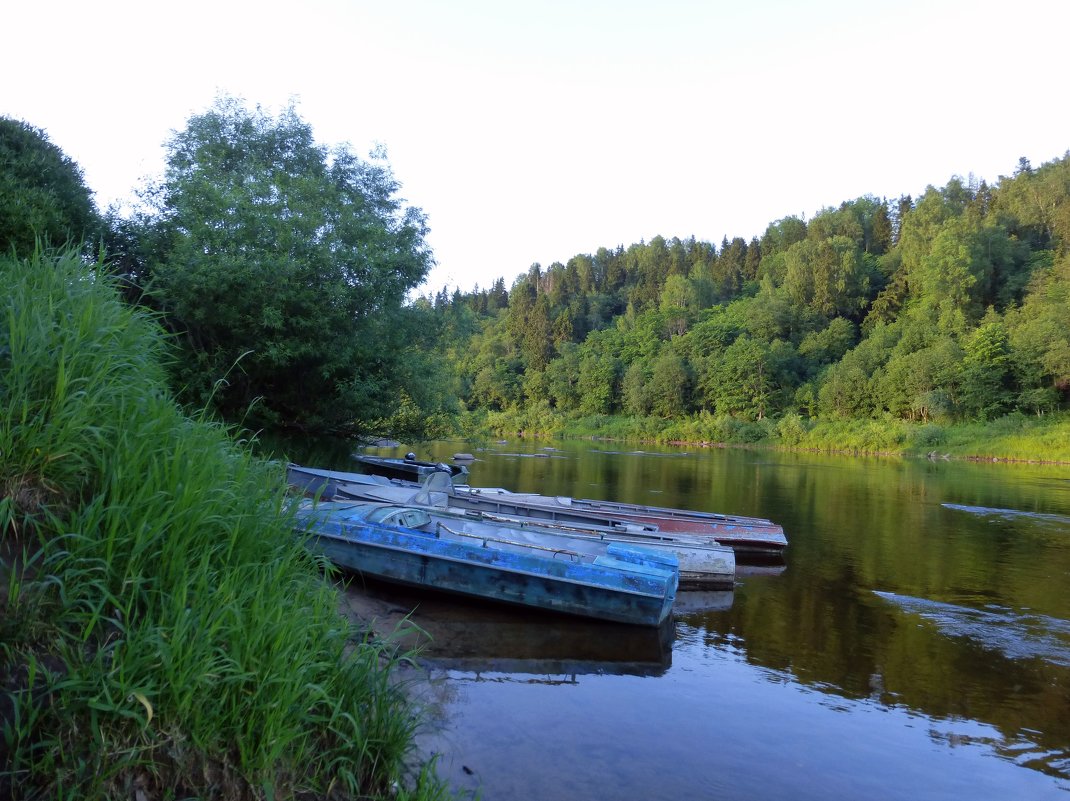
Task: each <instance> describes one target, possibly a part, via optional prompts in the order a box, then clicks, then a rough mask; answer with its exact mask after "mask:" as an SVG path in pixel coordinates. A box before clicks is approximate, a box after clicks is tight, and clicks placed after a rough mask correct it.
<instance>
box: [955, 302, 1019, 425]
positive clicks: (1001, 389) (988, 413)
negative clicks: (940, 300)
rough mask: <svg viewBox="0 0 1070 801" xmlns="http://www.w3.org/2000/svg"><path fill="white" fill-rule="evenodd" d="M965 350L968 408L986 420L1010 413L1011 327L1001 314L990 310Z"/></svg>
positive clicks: (964, 399) (964, 381)
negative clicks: (1009, 339) (1001, 317)
mask: <svg viewBox="0 0 1070 801" xmlns="http://www.w3.org/2000/svg"><path fill="white" fill-rule="evenodd" d="M963 350H964V352H965V355H964V357H963V359H962V374H961V377H960V382H961V404H962V407H963V409H964V411H965V412H966V413H967V414H968V415H971V416H973V417H978V418H980V419H982V420H987V419H989V418H992V417H996V416H998V415H1000V414H1002V413H1004V412H1006V411H1007V409H1008V408H1009V406H1010V401H1011V398H1012V371H1011V359H1010V346H1009V344H1008V341H1007V329H1006V327H1005V326H1004V325H1003V320H1002V319H1000V317H999V315H997V314H996V313H995V312H994V311H993V310H991V309H989V311H988V314H986V315H985V318H984V320H982V322H981V325H979V326H978V327H977V328H976V329H975V330H974V331H973V332H972V333H971V334H970V336H969V337H968V338H967V339H966V342H965V344H964V346H963Z"/></svg>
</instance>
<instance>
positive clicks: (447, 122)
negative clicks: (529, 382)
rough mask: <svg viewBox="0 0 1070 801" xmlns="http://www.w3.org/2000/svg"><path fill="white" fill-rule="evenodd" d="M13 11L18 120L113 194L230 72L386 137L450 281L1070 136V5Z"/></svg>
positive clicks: (914, 176)
mask: <svg viewBox="0 0 1070 801" xmlns="http://www.w3.org/2000/svg"><path fill="white" fill-rule="evenodd" d="M0 28H2V30H3V34H4V36H3V40H4V44H3V46H2V47H0V115H3V116H9V117H15V118H18V119H23V120H26V121H27V122H29V123H30V124H32V125H34V126H36V127H38V128H43V129H44V130H46V131H47V132H48V135H49V138H50V139H51V141H52V142H53V143H54V144H56V145H57V146H58V147H60V148H61V149H63V151H64V152H65V153H67V155H69V156H70V157H71V158H73V159H74V160H75V161H76V162H78V164H79V165H80V166H81V167H82V169H83V171H84V173H85V177H86V181H87V183H88V184H89V187H90V188H91V189H92V190H94V192H95V193H96V200H97V204H98V206H100V207H101V208H102V209H104V208H106V207H107V206H108V205H109V204H110V203H112V202H114V201H122V200H124V199H128V198H130V197H131V196H132V194H133V192H134V190H135V189H136V188H137V187H138V186H139V185H140V184H141V182H142V180H143V178H144V177H146V176H156V175H159V174H160V173H161V172H162V169H163V150H162V145H163V143H164V142H165V140H166V139H167V138H168V136H169V135H170V133H171V131H173V130H176V129H182V128H184V127H185V123H186V121H187V120H188V119H189V117H190V116H191V115H192V114H195V113H199V112H202V111H204V110H205V109H207V108H208V107H209V106H211V105H212V103H213V101H214V99H215V97H216V96H217V95H218V94H220V93H224V94H229V95H234V96H237V97H241V98H244V99H245V100H246V101H247V102H248V103H249V105H250V106H253V105H256V104H260V105H263V106H265V107H268V108H270V109H272V110H278V109H279V108H281V107H282V106H284V105H285V104H286V102H287V101H288V100H289V99H291V98H293V99H295V100H296V101H297V110H298V112H299V113H300V115H301V116H302V118H303V119H304V120H305V121H306V122H308V123H309V124H310V125H311V126H312V128H313V131H314V132H315V135H316V137H317V139H318V140H319V141H320V142H321V143H322V144H327V145H331V144H336V143H339V142H348V143H350V144H351V145H352V147H353V150H354V151H355V152H356V153H357V154H358V155H362V156H363V155H366V154H367V152H368V151H369V150H370V149H371V148H372V147H373V146H374V145H375V144H376V143H381V144H383V145H385V146H386V148H387V152H388V155H389V161H390V164H391V166H392V167H393V170H394V173H395V176H396V177H397V179H398V180H399V181H400V182H401V183H402V191H401V193H400V196H401V197H403V198H405V199H406V201H407V202H408V203H409V204H411V205H415V206H418V207H420V208H421V209H423V211H424V212H425V213H426V214H427V216H428V218H429V223H430V226H431V233H430V235H429V236H428V242H429V244H430V245H431V247H432V249H433V250H434V252H435V257H436V261H437V265H436V266H435V267H434V269H433V270H432V272H431V275H430V277H429V279H428V281H427V283H426V285H425V286H424V288H423V292H425V293H426V292H433V291H437V290H438V289H440V288H441V287H442V286H443V285H448V286H450V287H451V288H452V287H459V288H461V289H462V290H469V289H471V288H472V287H473V286H474V285H476V284H478V285H479V286H481V287H484V288H486V287H488V286H490V284H491V283H492V282H493V281H494V279H495V278H497V277H499V276H500V277H503V278H505V283H506V286H507V287H509V286H511V285H512V283H513V280H514V279H515V278H516V277H517V276H518V275H519V274H521V273H523V272H525V271H526V270H527V269H528V267H530V265H531V264H532V263H534V262H539V263H541V264H542V265H543V266H544V267H546V266H548V265H550V264H551V263H553V262H554V261H561V262H565V261H567V260H568V259H569V258H571V257H572V256H574V255H576V254H577V253H593V252H594V251H595V250H597V249H598V248H599V247H602V246H605V247H609V248H613V247H616V246H617V245H624V246H628V245H630V244H632V243H635V242H639V241H641V240H645V241H649V240H650V239H651V238H653V237H654V236H656V235H659V234H660V235H661V236H664V237H666V238H669V237H672V236H679V237H681V238H683V237H688V236H692V235H693V236H695V237H697V238H699V239H702V240H707V241H712V242H714V243H716V244H719V243H720V242H721V239H722V237H724V236H728V237H729V238H730V239H731V238H732V237H734V236H742V237H744V238H745V239H747V240H749V239H750V238H751V237H752V236H755V235H758V236H760V235H761V234H762V232H763V231H764V230H765V227H766V225H768V224H769V223H770V222H773V221H775V220H778V219H780V218H782V217H785V216H788V215H792V214H795V215H805V216H806V217H807V218H809V217H811V216H813V214H814V213H815V212H817V211H819V210H820V209H822V208H824V207H828V206H838V205H839V204H840V203H841V202H842V201H844V200H852V199H854V198H856V197H859V196H861V195H865V194H873V195H876V196H886V197H898V196H899V195H901V194H911V195H913V196H914V197H917V196H918V195H919V194H920V193H921V192H923V191H924V189H925V187H926V186H927V185H929V184H933V185H936V186H943V185H944V184H945V183H946V182H947V181H948V179H950V178H951V177H952V176H955V175H958V176H961V177H963V178H968V177H969V176H970V175H971V174H972V175H974V176H975V177H977V178H978V179H980V178H984V179H986V180H988V181H989V182H995V181H997V180H998V179H999V176H1001V175H1010V174H1012V173H1013V171H1014V169H1015V167H1016V166H1017V163H1018V158H1019V157H1020V156H1025V157H1027V158H1029V159H1030V160H1031V161H1032V162H1033V164H1034V165H1039V164H1041V163H1043V162H1045V161H1050V160H1052V159H1055V158H1059V157H1061V156H1062V155H1063V154H1064V153H1065V152H1066V151H1067V150H1068V149H1070V102H1068V99H1067V83H1068V81H1067V78H1068V76H1070V67H1068V66H1067V61H1066V53H1067V44H1066V41H1067V32H1068V31H1070V2H1067V1H1066V0H1016V2H1006V0H1003V1H1002V2H989V1H988V0H980V1H978V0H896V2H885V3H879V4H878V3H873V2H866V0H813V2H803V1H802V0H793V1H791V2H789V1H788V0H752V1H751V2H747V1H746V0H733V1H732V2H723V1H722V0H710V1H709V2H698V1H697V0H691V1H688V0H659V1H658V2H654V1H653V0H648V1H647V2H632V1H631V0H626V1H624V0H622V1H620V2H608V1H601V0H600V1H599V2H583V0H572V2H560V1H559V0H549V1H546V0H543V1H542V2H531V3H528V4H519V3H511V2H508V1H507V0H498V1H497V2H480V1H479V0H440V1H439V2H434V0H396V1H395V2H390V0H379V2H375V3H372V2H364V0H305V2H292V0H291V2H287V3H280V2H274V0H271V1H269V2H255V3H253V2H229V1H228V0H214V2H203V0H186V1H185V2H182V3H168V4H164V3H159V2H153V0H136V2H125V1H124V2H108V1H107V0H96V1H94V2H89V0H76V1H74V0H71V1H67V2H64V1H63V0H34V2H15V1H14V0H6V2H5V3H4V9H3V11H2V12H0Z"/></svg>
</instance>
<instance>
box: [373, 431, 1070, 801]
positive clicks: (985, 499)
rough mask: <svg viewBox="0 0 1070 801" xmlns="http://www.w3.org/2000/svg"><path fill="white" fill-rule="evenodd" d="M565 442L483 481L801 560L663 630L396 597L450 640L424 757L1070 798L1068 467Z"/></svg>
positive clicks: (578, 790) (551, 771) (619, 783)
mask: <svg viewBox="0 0 1070 801" xmlns="http://www.w3.org/2000/svg"><path fill="white" fill-rule="evenodd" d="M556 448H557V449H558V450H552V451H551V450H544V449H543V445H542V444H525V443H521V444H517V443H509V444H500V445H496V446H493V449H488V450H486V451H483V452H479V453H478V454H477V455H478V456H479V461H477V462H475V463H474V464H473V466H472V468H471V483H472V484H474V485H479V486H503V487H507V488H509V489H515V490H528V491H539V492H544V493H548V494H568V495H575V496H579V497H589V498H613V499H618V500H624V501H634V502H646V503H657V504H661V505H667V506H686V507H691V508H696V509H706V510H711V511H722V512H733V513H739V514H745V515H761V516H765V517H769V518H772V519H773V520H775V521H777V522H778V523H780V524H782V525H783V526H784V529H785V531H786V533H787V535H788V538H789V542H790V546H789V549H788V552H787V556H786V560H785V564H784V565H783V566H781V567H775V566H774V567H769V566H765V567H762V568H756V569H754V570H751V571H749V572H746V574H744V575H741V576H740V577H739V578H738V581H737V584H736V588H735V591H734V592H732V593H708V594H699V595H691V594H687V595H685V596H684V597H682V598H681V603H680V604H679V606H678V608H677V611H676V613H675V617H674V620H673V621H672V623H671V624H670V625H669V626H667V627H666V628H665V630H664V631H646V630H635V629H631V628H629V627H621V626H604V625H598V624H590V623H585V622H583V621H572V620H568V619H560V618H547V617H545V616H539V615H531V614H525V613H515V614H514V613H513V612H512V611H504V612H503V611H502V610H488V609H486V608H485V607H483V606H481V605H479V604H474V603H473V604H469V603H463V602H461V603H455V602H453V601H448V600H446V601H443V600H442V599H435V598H428V597H414V596H410V595H406V594H403V593H399V594H398V596H397V600H398V603H399V604H411V603H418V604H419V605H420V609H421V610H422V611H423V613H424V614H425V618H424V620H423V624H425V625H426V628H427V630H428V631H429V632H430V633H431V634H432V636H434V637H435V638H436V639H435V641H434V642H433V643H432V644H431V645H430V646H429V648H428V652H427V658H428V663H429V665H430V666H431V677H432V681H431V682H430V684H429V687H428V697H427V701H428V705H429V707H428V708H429V712H430V714H431V723H430V725H429V727H428V730H427V731H426V732H425V733H424V735H423V737H422V740H421V743H422V746H423V747H424V748H426V749H427V750H428V751H431V752H434V753H436V754H438V769H439V773H440V775H442V776H444V777H447V778H448V779H450V780H451V781H452V782H453V783H454V784H455V786H456V787H458V788H461V789H463V790H466V791H467V790H470V791H473V792H475V791H478V792H479V793H480V794H481V797H482V798H484V799H487V801H506V800H507V799H509V800H512V799H541V800H542V801H546V800H548V799H549V800H552V801H557V800H560V801H564V799H610V798H611V799H616V800H617V801H626V800H627V799H636V801H639V799H643V801H649V800H650V799H662V798H664V799H681V798H692V799H751V800H754V799H792V800H793V801H798V800H799V799H811V798H812V799H822V801H828V799H861V798H865V799H904V801H905V800H906V799H911V800H912V801H913V800H914V799H958V798H963V799H1001V800H1004V799H1048V798H1052V799H1060V800H1061V801H1070V469H1067V468H1052V467H1036V466H1015V465H997V464H975V463H958V462H929V461H923V460H922V461H900V460H894V459H859V458H849V457H820V456H810V455H798V454H779V453H770V452H764V451H745V450H733V449H727V450H719V449H712V450H697V451H691V452H684V451H683V450H673V449H668V448H665V449H660V450H657V449H655V448H653V447H648V446H644V448H646V452H644V453H634V452H620V451H619V450H616V449H619V448H621V446H620V445H615V444H609V443H597V442H596V443H592V442H586V441H584V442H566V443H557V444H556ZM470 449H471V448H470V446H463V445H458V444H456V443H452V444H451V443H439V444H436V445H434V446H432V447H431V448H430V449H428V450H427V451H426V452H425V453H423V454H421V456H433V457H434V458H437V459H442V460H444V459H447V458H448V457H450V456H451V455H452V454H453V453H454V452H456V451H460V450H470ZM379 452H380V453H384V454H386V453H390V452H389V451H379ZM536 454H538V455H536ZM418 619H419V618H418Z"/></svg>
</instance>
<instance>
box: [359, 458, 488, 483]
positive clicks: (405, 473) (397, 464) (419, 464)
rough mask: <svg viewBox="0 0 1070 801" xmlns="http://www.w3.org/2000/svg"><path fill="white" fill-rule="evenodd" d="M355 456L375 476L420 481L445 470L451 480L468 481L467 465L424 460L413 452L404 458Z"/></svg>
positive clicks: (366, 470) (454, 481)
mask: <svg viewBox="0 0 1070 801" xmlns="http://www.w3.org/2000/svg"><path fill="white" fill-rule="evenodd" d="M353 458H354V459H355V460H356V461H357V463H358V464H360V465H361V467H362V468H364V471H365V472H366V473H369V474H371V475H375V476H383V477H385V478H396V479H401V480H403V481H413V482H416V483H419V482H420V481H422V480H423V479H424V478H426V477H427V476H429V475H431V474H432V473H435V472H439V471H445V472H447V473H449V475H450V480H451V481H452V482H453V483H454V484H465V483H467V482H468V466H467V465H464V464H447V463H446V462H424V461H421V460H419V459H417V458H416V455H415V454H413V453H408V454H406V455H405V458H404V459H398V458H395V457H390V456H354V457H353Z"/></svg>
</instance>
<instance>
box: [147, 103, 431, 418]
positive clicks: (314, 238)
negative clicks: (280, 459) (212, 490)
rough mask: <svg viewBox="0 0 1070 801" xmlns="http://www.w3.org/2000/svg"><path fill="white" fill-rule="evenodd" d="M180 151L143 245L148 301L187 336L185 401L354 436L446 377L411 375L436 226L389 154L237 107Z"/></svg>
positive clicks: (192, 129)
mask: <svg viewBox="0 0 1070 801" xmlns="http://www.w3.org/2000/svg"><path fill="white" fill-rule="evenodd" d="M167 149H168V156H167V171H166V175H165V177H164V179H163V182H162V184H161V185H160V186H159V187H157V188H156V189H155V191H154V192H152V193H151V194H150V195H149V196H148V198H149V200H151V208H150V211H149V213H148V214H147V215H146V216H145V217H144V218H143V219H142V220H141V223H142V227H143V230H142V232H141V236H142V238H143V240H145V241H148V242H150V243H152V245H153V249H154V252H153V253H152V254H151V256H150V264H149V265H148V289H149V292H150V294H151V297H152V299H153V301H154V303H155V304H156V305H157V306H158V307H159V308H160V309H162V310H163V312H164V314H165V315H166V319H167V321H168V325H169V326H170V327H171V328H173V329H174V330H176V331H177V332H178V333H179V334H180V336H179V340H178V341H179V342H180V343H181V346H182V348H183V355H182V358H180V359H179V360H178V361H177V362H176V364H175V376H176V381H177V385H178V386H179V387H181V388H182V389H183V394H184V397H185V398H186V399H188V400H189V401H191V402H193V403H194V404H197V405H200V404H203V403H205V402H207V401H208V400H209V399H210V400H211V402H212V403H213V404H214V405H215V406H216V408H218V409H219V410H220V411H221V412H222V414H223V415H224V417H226V418H227V419H245V420H246V421H247V422H249V423H256V424H258V425H267V426H269V427H274V428H295V429H299V430H304V431H308V432H331V431H333V432H348V433H355V432H359V431H363V430H367V429H368V427H369V425H370V424H371V423H372V422H373V421H379V420H383V419H388V418H389V417H390V415H391V413H392V411H393V407H394V405H395V398H396V397H397V396H398V395H399V394H400V393H401V392H402V391H406V390H407V391H408V392H409V395H410V397H412V398H416V397H418V396H421V395H427V396H429V395H430V393H427V392H421V391H420V390H419V389H415V388H414V382H416V381H417V380H418V379H420V378H424V380H425V381H429V380H430V378H432V377H433V376H430V377H423V376H419V375H415V374H412V373H408V374H407V373H406V371H405V369H404V366H403V360H404V357H405V353H406V348H407V345H408V343H409V341H410V338H411V337H412V336H414V335H416V334H417V333H418V331H419V329H420V324H419V321H418V320H416V319H415V316H414V315H406V314H403V313H402V311H401V306H402V303H403V301H404V298H405V293H406V291H408V290H409V289H411V288H412V287H414V286H415V285H417V284H418V283H419V282H420V281H421V280H422V279H423V277H424V275H425V274H426V272H427V269H428V267H429V265H430V260H431V256H430V252H429V251H428V249H427V246H426V244H425V243H424V240H423V237H424V234H425V233H426V230H427V229H426V224H425V221H424V218H423V215H422V214H421V213H420V212H419V211H418V210H417V209H414V208H407V207H404V206H403V205H402V201H400V200H399V199H398V198H397V197H396V193H397V190H398V184H397V182H396V181H395V180H394V178H393V176H392V174H391V172H390V169H389V167H388V166H387V164H386V163H385V161H384V158H383V156H382V154H381V153H380V154H373V155H372V157H371V159H370V160H368V161H362V160H361V159H358V158H357V157H356V156H354V155H353V154H352V153H351V152H349V150H348V149H346V148H345V147H338V148H335V149H333V150H328V149H326V148H324V147H322V146H319V145H317V144H316V143H315V142H314V141H313V136H312V130H311V128H310V127H309V126H308V125H307V124H306V123H305V122H304V121H303V120H301V118H300V117H299V116H298V115H297V112H296V111H295V110H294V109H293V107H290V108H288V109H287V110H285V111H284V112H282V114H280V115H279V116H278V117H271V116H270V115H268V114H267V113H265V112H264V111H262V110H260V109H259V108H258V109H256V110H255V111H250V110H248V109H247V108H245V107H244V106H243V105H242V104H241V103H240V102H239V101H237V100H234V99H229V98H224V99H220V100H219V101H217V103H216V105H215V106H214V107H213V108H212V109H211V110H210V111H208V112H206V113H204V114H199V115H195V116H193V117H192V118H191V119H190V120H189V122H188V123H187V126H186V128H185V129H184V130H183V131H180V132H178V133H176V134H175V136H174V137H173V138H172V139H171V140H170V142H169V143H168V145H167ZM399 368H400V369H399ZM221 380H222V382H221ZM220 382H221V383H220Z"/></svg>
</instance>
